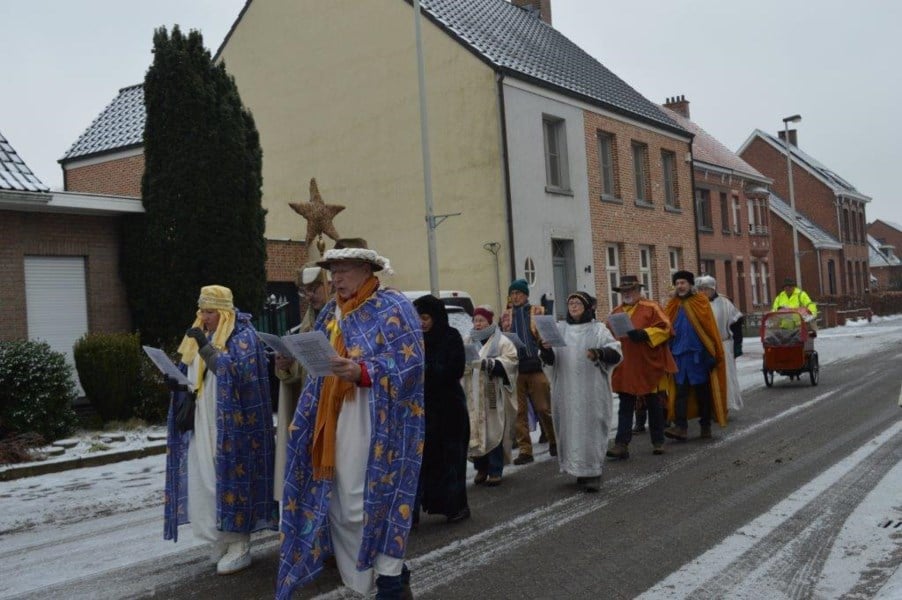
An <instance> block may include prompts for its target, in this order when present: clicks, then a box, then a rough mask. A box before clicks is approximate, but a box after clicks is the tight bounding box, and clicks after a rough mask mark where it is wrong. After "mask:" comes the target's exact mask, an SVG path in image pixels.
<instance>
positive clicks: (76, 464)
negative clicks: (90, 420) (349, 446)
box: [0, 441, 166, 481]
mask: <svg viewBox="0 0 902 600" xmlns="http://www.w3.org/2000/svg"><path fill="white" fill-rule="evenodd" d="M165 453H166V442H165V441H163V443H160V444H154V445H149V446H144V447H143V448H135V449H134V450H124V451H122V452H108V453H106V454H98V455H96V456H82V457H80V458H76V459H73V460H60V461H55V462H44V463H34V464H28V465H23V466H21V467H12V468H10V469H6V470H4V471H0V481H12V480H14V479H22V478H23V477H34V476H35V475H46V474H48V473H59V472H62V471H69V470H71V469H83V468H85V467H99V466H102V465H108V464H110V463H115V462H121V461H124V460H134V459H136V458H144V457H146V456H155V455H157V454H165Z"/></svg>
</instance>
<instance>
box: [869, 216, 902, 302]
mask: <svg viewBox="0 0 902 600" xmlns="http://www.w3.org/2000/svg"><path fill="white" fill-rule="evenodd" d="M868 227H869V228H870V225H869V226H868ZM882 239H883V240H886V238H882ZM868 246H869V247H870V255H869V257H868V262H869V264H870V267H871V278H870V283H871V289H875V290H881V291H885V290H892V291H898V290H902V259H900V257H899V256H898V255H897V254H896V245H895V244H890V243H886V242H884V241H881V239H880V238H876V237H874V236H873V235H871V234H868Z"/></svg>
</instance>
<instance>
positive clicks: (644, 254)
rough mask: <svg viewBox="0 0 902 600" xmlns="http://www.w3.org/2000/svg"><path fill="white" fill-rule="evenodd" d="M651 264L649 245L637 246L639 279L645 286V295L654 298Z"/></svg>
mask: <svg viewBox="0 0 902 600" xmlns="http://www.w3.org/2000/svg"><path fill="white" fill-rule="evenodd" d="M651 265H652V255H651V246H639V281H641V282H642V285H644V286H645V295H646V296H647V297H649V298H654V297H655V295H654V288H653V287H652V282H653V281H654V276H653V274H652V269H651Z"/></svg>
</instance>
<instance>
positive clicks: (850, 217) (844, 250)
mask: <svg viewBox="0 0 902 600" xmlns="http://www.w3.org/2000/svg"><path fill="white" fill-rule="evenodd" d="M783 137H784V135H783V132H780V135H779V136H778V137H774V136H772V135H770V134H768V133H765V132H764V131H761V130H760V129H756V130H755V131H754V132H752V134H751V135H750V136H749V137H748V139H746V141H745V142H744V143H743V144H742V146H741V147H740V149H739V151H738V154H739V156H740V157H742V159H743V160H745V161H746V162H748V163H749V164H751V165H752V166H754V167H755V168H756V169H758V170H759V171H760V172H762V173H764V174H765V175H767V176H768V177H770V178H771V179H773V186H772V189H773V191H774V192H775V193H776V194H777V195H779V197H780V198H783V199H786V200H787V202H788V199H789V183H788V181H789V179H788V172H787V166H786V146H787V144H785V143H784V140H783ZM788 146H789V151H790V157H791V165H792V178H793V184H794V190H795V207H796V211H797V212H798V218H800V219H801V218H804V219H807V220H809V221H810V222H811V223H813V224H814V225H816V226H817V227H818V228H820V229H821V230H823V231H824V232H825V233H827V234H828V235H829V236H830V237H831V238H832V239H834V240H836V241H838V242H839V244H840V245H841V248H840V249H839V252H838V254H836V255H833V254H832V253H831V255H830V257H828V256H827V254H826V253H822V252H821V253H819V252H814V251H812V250H810V249H809V250H807V251H806V250H804V249H803V248H801V241H800V247H799V263H800V267H801V272H802V281H801V282H800V284H801V286H802V287H803V288H804V289H805V290H806V291H807V292H808V293H809V294H811V295H812V297H819V298H824V297H825V296H838V295H848V296H859V295H861V294H864V293H866V292H867V290H868V285H869V284H868V244H867V235H866V231H865V224H866V223H867V218H866V210H865V209H866V207H867V203H868V202H870V201H871V199H870V197H868V196H865V195H864V194H862V193H861V192H859V191H858V190H856V189H855V187H854V186H853V185H852V184H851V183H849V182H848V181H846V180H845V179H843V178H842V177H840V176H839V175H837V174H836V173H835V172H834V171H832V170H831V169H829V168H828V167H826V166H825V165H823V164H821V163H820V162H818V161H817V160H816V159H815V158H814V157H812V156H810V155H809V154H807V153H806V152H804V151H803V150H801V149H800V148H799V146H798V138H797V133H796V131H795V130H790V131H789V143H788ZM790 231H791V227H790ZM800 233H801V232H800ZM773 244H774V247H773V256H774V257H775V261H776V263H775V265H774V271H775V273H774V274H775V276H776V280H777V281H780V282H781V281H782V280H783V279H784V278H785V277H790V276H795V266H794V261H793V249H792V237H791V236H790V238H789V244H788V245H787V244H786V243H785V241H784V240H783V238H782V236H774V237H773Z"/></svg>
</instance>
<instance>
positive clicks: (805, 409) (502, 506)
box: [0, 318, 902, 599]
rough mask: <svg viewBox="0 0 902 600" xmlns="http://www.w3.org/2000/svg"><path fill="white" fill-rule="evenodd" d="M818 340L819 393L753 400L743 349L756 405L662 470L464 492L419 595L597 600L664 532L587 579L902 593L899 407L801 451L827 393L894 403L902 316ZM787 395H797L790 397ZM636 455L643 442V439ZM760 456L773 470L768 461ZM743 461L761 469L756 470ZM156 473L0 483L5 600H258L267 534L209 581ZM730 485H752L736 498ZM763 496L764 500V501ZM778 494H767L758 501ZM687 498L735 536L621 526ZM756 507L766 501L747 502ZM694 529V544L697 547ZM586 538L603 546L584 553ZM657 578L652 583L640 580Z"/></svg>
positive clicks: (267, 589) (522, 478) (509, 477)
mask: <svg viewBox="0 0 902 600" xmlns="http://www.w3.org/2000/svg"><path fill="white" fill-rule="evenodd" d="M817 344H818V346H817V347H818V351H819V353H820V357H821V364H822V381H821V385H820V386H819V387H817V388H811V387H810V386H807V385H802V384H800V383H793V384H788V383H787V382H786V380H785V379H783V380H781V379H780V378H778V380H777V383H776V385H775V387H774V388H772V389H771V390H764V389H763V377H762V376H761V373H760V365H761V348H760V344H759V343H758V342H757V341H756V340H753V339H747V340H746V355H745V356H743V357H741V358H740V359H739V362H738V364H739V366H740V380H741V383H742V386H743V389H744V390H745V392H746V395H747V398H749V399H751V401H749V402H748V405H747V407H746V408H745V409H744V410H743V411H742V412H740V413H737V414H736V415H735V420H734V423H733V424H732V425H731V427H730V428H729V429H728V430H727V431H726V432H725V433H724V434H722V435H721V436H719V439H717V440H716V441H715V442H714V443H712V444H708V445H699V444H694V443H691V442H690V443H689V444H686V445H683V446H682V447H680V448H676V449H675V450H674V451H673V452H670V453H668V454H667V455H665V456H664V457H656V459H657V458H663V460H660V461H658V462H654V463H653V462H652V457H650V456H648V457H644V456H643V457H638V456H637V457H635V458H633V459H630V461H626V462H623V463H615V464H612V465H611V466H610V467H609V468H608V470H607V471H606V474H605V484H604V488H603V491H602V493H601V494H599V495H595V496H590V495H584V494H579V493H575V488H572V489H570V488H568V486H567V482H566V479H565V478H564V477H563V476H559V475H557V473H556V471H557V470H556V468H555V465H554V464H553V463H552V462H551V461H550V460H549V457H548V456H547V454H543V455H539V456H537V463H536V464H534V465H529V466H526V467H515V468H511V469H509V470H508V469H506V470H505V480H506V481H505V485H504V486H502V487H501V488H497V489H496V490H495V493H494V494H493V495H487V494H486V491H485V490H483V489H478V490H477V489H472V488H471V507H473V511H474V518H473V519H471V521H470V522H468V523H467V524H465V526H464V527H461V528H456V529H454V530H450V529H449V528H447V527H446V526H444V524H441V525H439V524H438V523H437V522H436V523H434V524H433V523H432V522H430V517H426V518H425V520H424V523H423V525H421V529H420V531H419V532H417V533H416V534H414V536H412V538H411V559H410V564H411V567H412V569H413V570H414V572H415V578H414V591H415V593H416V594H417V595H418V597H419V596H422V597H426V598H449V597H453V598H469V597H480V596H483V597H503V596H505V594H504V592H503V590H509V591H510V590H524V589H525V590H528V592H526V595H525V596H523V597H552V596H553V595H555V594H554V593H553V590H555V589H557V590H560V591H561V593H562V594H563V596H560V595H559V596H557V597H574V598H575V597H598V595H597V593H596V594H595V595H594V596H593V595H592V593H591V592H592V591H593V590H599V589H601V588H599V587H598V585H599V583H598V581H600V579H592V578H591V577H590V578H589V579H586V578H585V574H584V571H589V570H591V569H592V568H593V566H592V565H596V564H598V565H605V564H606V563H605V559H608V560H611V559H617V560H622V559H623V558H624V557H625V558H627V559H630V558H631V557H633V556H634V555H635V562H636V563H638V564H640V565H641V564H642V562H643V561H645V560H647V559H648V558H647V557H648V552H649V550H648V548H645V549H644V550H643V549H642V548H641V545H642V544H641V541H642V538H643V537H648V536H660V539H661V543H662V544H663V545H664V546H665V547H666V548H665V549H666V553H665V554H664V555H662V556H661V557H660V558H656V559H655V565H654V567H655V568H651V569H644V570H643V569H641V568H638V569H632V567H630V566H625V567H623V568H619V569H617V570H615V571H614V572H611V573H607V570H606V569H607V568H606V567H604V566H597V567H594V568H595V569H596V570H599V569H600V570H601V572H603V573H604V575H600V574H599V575H597V576H596V577H597V578H601V577H605V578H609V579H610V580H611V582H610V584H607V583H606V584H605V585H609V586H610V587H606V588H604V589H605V590H606V591H607V592H608V594H609V595H610V597H633V596H635V595H637V594H638V593H640V592H642V591H644V594H643V596H642V597H643V598H647V599H654V598H683V597H692V598H719V597H731V598H760V597H764V596H762V595H761V594H762V590H766V591H767V595H766V597H769V598H780V597H785V598H808V597H816V598H839V597H843V596H846V597H850V598H871V597H877V596H880V595H881V594H882V597H884V598H898V597H902V581H900V579H902V575H900V574H902V569H899V568H898V567H899V565H900V563H902V501H900V498H902V467H900V466H899V465H900V463H902V422H900V417H902V409H899V408H898V407H896V408H895V411H894V412H892V413H889V414H890V415H891V416H890V417H889V418H884V420H885V423H883V422H882V421H881V422H879V423H875V421H874V419H873V418H872V419H870V420H868V419H867V418H864V417H862V416H861V415H860V414H858V411H855V412H849V414H848V415H847V418H848V422H849V423H850V426H851V427H850V429H851V430H850V431H846V432H842V433H841V434H837V435H834V436H828V437H825V438H824V439H823V441H819V445H818V446H817V449H818V450H821V449H822V451H823V454H824V455H825V456H826V457H827V458H826V459H825V460H827V461H830V460H832V462H829V464H825V465H824V466H821V465H820V464H819V463H817V462H815V460H814V457H813V455H814V454H818V453H819V452H812V451H811V449H806V448H805V447H804V443H805V441H806V439H808V438H809V437H810V438H812V439H813V438H814V437H815V436H817V435H819V434H818V431H822V430H823V429H824V427H827V426H828V424H829V423H830V422H831V421H835V420H836V417H835V416H834V415H835V414H843V413H842V411H843V410H845V409H844V408H843V407H844V406H845V404H846V401H845V400H843V403H842V404H838V405H837V402H838V399H839V398H840V397H846V396H848V395H849V394H852V393H853V391H854V390H855V389H856V388H859V389H869V388H868V387H867V384H869V383H870V382H871V381H880V382H882V383H881V384H880V387H879V389H880V390H881V392H880V394H881V395H883V396H885V397H884V398H881V399H880V402H883V403H884V404H892V405H893V406H894V407H895V403H896V397H897V394H898V391H899V383H900V380H902V375H900V373H899V372H898V371H897V370H893V369H892V368H891V367H889V366H886V367H884V366H882V365H884V364H886V365H891V364H895V365H898V364H899V358H902V319H900V318H894V319H885V320H878V321H876V322H875V323H872V324H861V325H858V326H854V327H843V328H838V329H834V330H828V331H825V332H822V334H821V337H820V338H819V339H818V342H817ZM867 355H873V357H874V361H873V365H872V366H869V365H868V364H867V363H868V361H859V362H860V363H862V365H861V366H855V367H854V369H853V366H852V364H851V363H850V361H851V360H853V359H855V358H856V357H863V356H867ZM878 358H879V360H878ZM856 369H857V370H856ZM853 371H854V373H855V378H854V379H853V380H850V374H851V373H853ZM859 371H860V372H859ZM874 389H877V388H874ZM888 390H892V393H890V392H889V391H888ZM799 397H805V398H806V399H805V400H804V401H802V402H794V401H792V399H793V398H799ZM869 400H871V401H872V402H874V399H873V398H869ZM835 405H836V406H835ZM828 408H829V409H830V410H831V411H833V413H834V414H831V415H829V416H828V415H825V416H824V417H823V422H822V423H821V422H819V421H815V418H816V417H815V415H818V414H819V411H821V410H827V409H828ZM848 410H850V411H851V410H852V407H850V408H849V409H848ZM837 411H838V413H837ZM809 415H811V417H810V419H811V430H810V431H806V435H804V436H795V437H801V440H795V439H793V437H792V436H790V437H789V438H787V437H786V436H783V437H780V436H776V437H773V443H771V444H769V445H765V446H764V447H763V448H756V447H754V446H752V445H751V442H752V441H755V440H758V439H759V438H765V437H767V436H774V435H775V434H774V432H776V431H779V430H780V429H781V428H783V427H785V426H787V425H788V426H789V427H790V429H791V430H793V431H798V429H799V428H800V427H806V423H807V419H808V418H809ZM817 418H820V417H817ZM875 418H876V417H875ZM800 423H801V425H800ZM815 425H817V426H815ZM870 432H873V434H871V433H870ZM642 442H643V443H645V444H647V439H646V440H642ZM635 443H636V445H637V446H638V444H639V441H638V440H637V441H636V442H635ZM812 443H813V442H812ZM797 445H801V447H800V448H798V449H797V448H796V446H797ZM796 451H799V452H800V454H799V455H797V456H795V457H794V459H793V458H789V459H786V458H784V457H783V455H784V454H786V453H790V454H791V453H793V452H796ZM713 453H716V455H717V456H718V457H719V458H722V459H723V460H727V459H728V458H732V457H733V454H734V453H735V455H736V458H735V459H733V463H735V465H734V466H735V469H736V470H737V471H740V474H738V475H737V474H736V473H733V472H729V470H728V469H727V468H725V467H722V466H720V465H714V464H709V463H710V461H708V460H707V459H706V457H707V456H712V455H713ZM756 453H758V454H761V455H762V456H761V457H757V456H755V454H756ZM771 453H774V456H778V458H776V459H772V458H771V456H770V454H771ZM834 456H835V457H836V458H835V460H833V459H832V458H831V457H834ZM756 458H760V459H761V460H760V462H761V465H760V468H756V467H759V466H758V465H757V464H756ZM783 460H785V461H786V462H782V461H783ZM163 461H164V457H163V456H153V457H148V458H144V459H139V460H135V461H130V462H127V463H120V464H117V465H108V466H104V467H95V468H89V469H81V470H78V471H71V472H66V473H60V474H56V475H45V476H40V477H33V478H29V479H23V480H17V481H12V482H0V559H2V560H0V598H31V597H35V598H37V597H41V598H45V597H66V598H124V597H146V596H153V595H157V596H158V597H167V598H168V597H205V595H206V594H205V593H204V591H203V590H208V591H209V592H210V593H215V590H217V589H227V588H225V587H222V588H218V587H217V586H228V589H229V590H230V597H236V598H245V597H247V598H267V597H270V596H271V589H272V587H271V586H272V583H271V582H272V577H273V576H274V568H275V567H274V562H275V552H276V541H275V535H274V534H267V535H263V536H259V537H258V538H256V541H255V551H254V552H255V557H256V558H257V562H256V563H255V565H254V567H253V568H252V569H251V570H250V571H248V572H246V573H245V574H243V575H242V576H240V577H235V578H229V579H227V580H224V579H223V578H219V579H217V578H215V577H214V576H212V575H210V573H211V568H210V565H209V563H208V560H207V559H206V556H205V549H204V548H203V547H201V546H199V545H198V544H195V543H193V542H192V540H191V537H190V528H183V529H182V531H181V533H180V536H181V538H182V539H181V540H180V542H179V543H178V544H177V545H176V544H172V543H171V542H163V540H162V539H161V538H162V535H161V532H162V513H161V510H162V509H161V507H160V506H159V504H160V493H161V492H160V487H161V485H162V480H163ZM741 463H745V464H741ZM774 464H778V465H779V464H782V465H783V467H785V468H792V469H797V470H798V474H797V476H798V479H797V482H796V483H795V484H792V481H791V479H792V478H790V481H789V482H785V481H780V482H777V483H774V482H775V481H776V478H777V477H778V474H777V473H775V472H774V466H773V465H774ZM743 469H747V470H748V471H749V472H748V473H742V472H741V471H742V470H743ZM780 470H782V467H781V468H780V469H777V471H780ZM737 477H745V478H748V481H747V482H746V483H744V484H743V485H741V486H739V487H737V486H736V483H737V481H736V480H737ZM683 478H685V480H684V481H683V483H682V484H681V483H680V480H681V479H683ZM674 480H677V483H676V484H674V483H673V481H674ZM771 480H774V481H771ZM683 484H689V485H687V489H686V490H685V491H682V490H681V488H679V485H683ZM770 484H773V486H772V487H773V489H771V488H766V486H768V485H770ZM674 485H677V487H676V488H674ZM689 487H691V488H692V489H691V490H690V489H688V488H689ZM784 488H785V493H783V492H781V495H780V496H779V497H774V498H772V499H771V500H770V501H765V500H764V499H763V498H764V497H765V496H767V494H768V493H773V491H774V490H782V489H784ZM699 491H702V492H703V493H708V494H712V495H716V494H723V495H727V496H729V497H730V498H732V499H734V500H735V502H734V505H735V506H733V507H732V508H731V506H730V505H722V504H717V505H716V506H713V505H712V508H711V515H710V518H711V519H712V522H713V520H714V519H715V518H717V519H718V521H717V522H720V519H721V518H722V519H723V520H724V522H725V523H727V522H735V523H737V525H736V526H732V528H729V529H726V530H723V531H721V530H720V529H718V527H704V528H703V529H704V531H702V530H700V529H699V526H698V523H696V521H699V522H704V518H703V516H700V515H697V514H696V515H690V516H688V517H686V518H685V521H686V522H685V524H684V523H681V522H680V519H681V517H678V516H673V515H671V516H670V517H669V518H670V519H671V521H675V523H676V525H677V526H678V527H677V529H680V530H681V531H682V529H688V531H689V533H686V532H683V533H681V534H680V535H679V536H676V535H674V536H673V537H674V539H673V540H671V538H670V537H668V535H667V534H666V528H658V529H656V530H654V531H652V530H650V529H648V527H651V526H652V525H653V524H654V521H655V519H653V518H648V519H643V518H641V517H640V518H639V519H636V518H635V515H630V514H628V513H627V511H634V510H635V511H637V514H639V515H642V514H643V513H642V512H641V511H643V510H645V511H651V513H650V514H653V516H658V514H659V513H660V516H661V518H662V519H663V520H664V521H665V522H667V519H668V517H667V513H668V511H670V510H672V509H671V508H670V507H666V506H664V505H662V507H661V508H660V509H658V508H655V507H656V506H657V505H656V504H655V501H658V502H662V501H663V502H664V504H667V503H668V501H669V503H670V504H673V503H674V502H678V501H682V500H684V499H685V500H686V504H687V506H692V505H693V498H695V497H696V496H697V495H698V493H699ZM650 496H653V497H652V498H650ZM756 496H761V499H758V500H757V501H752V500H746V498H755V497H756ZM649 502H650V504H649ZM746 502H748V505H747V506H743V504H744V503H746ZM755 502H757V504H756V503H755ZM759 506H760V509H759ZM731 511H732V512H735V513H736V514H735V515H734V514H732V512H731ZM676 514H678V513H674V515H676ZM884 524H885V526H884ZM693 527H695V529H693ZM725 527H726V525H725ZM590 528H591V529H590ZM681 528H682V529H681ZM661 529H665V531H661ZM692 531H700V533H698V534H697V535H695V536H693V535H692V533H691V532H692ZM618 536H622V538H623V540H624V541H626V540H632V541H630V542H629V543H626V544H625V545H626V547H625V548H621V549H619V550H618V547H619V546H618V544H617V543H616V542H613V540H619V539H620V538H619V537H618ZM596 537H597V538H598V539H599V540H605V541H604V542H603V544H611V545H612V546H611V549H604V548H602V549H599V548H598V547H597V546H596V545H594V544H592V543H591V542H592V541H593V540H595V539H596ZM687 537H688V538H693V537H697V538H698V539H697V540H695V542H697V543H688V542H686V541H685V539H684V538H687ZM536 548H539V549H544V550H538V551H536V550H535V549H536ZM568 551H569V552H572V553H573V556H572V557H570V556H569V554H567V552H568ZM562 552H563V553H565V554H564V555H562V554H561V553H562ZM643 552H644V553H643ZM534 555H538V556H543V557H551V562H548V561H547V560H542V561H540V562H539V563H536V564H542V565H544V566H545V567H549V566H551V565H553V566H554V573H545V576H539V575H541V574H542V573H544V572H545V569H540V570H539V571H540V572H539V573H536V569H534V568H533V567H532V566H531V563H532V561H531V560H526V561H525V564H524V561H523V560H522V559H523V557H529V556H534ZM570 558H572V560H570ZM499 561H501V562H499ZM618 564H619V563H618ZM587 565H589V566H587ZM657 572H660V573H661V574H660V576H653V577H652V579H651V580H649V581H648V583H647V584H644V585H643V584H641V582H642V581H646V580H647V578H648V577H649V574H650V573H651V574H654V573H657ZM568 574H569V575H570V577H569V579H572V580H573V583H569V579H568V578H567V577H565V576H566V575H568ZM590 575H591V573H590ZM187 578H190V579H191V580H192V581H193V582H194V583H195V584H196V585H197V587H196V588H192V589H193V591H192V593H191V594H187V595H185V594H179V593H177V590H178V589H182V590H183V591H184V588H182V587H181V584H178V583H176V584H175V585H173V579H175V580H184V579H187ZM485 578H489V579H485ZM621 578H622V579H623V580H624V581H623V582H621V581H619V580H620V579H621ZM480 582H482V583H480ZM565 582H568V583H565ZM334 585H335V577H334V573H333V574H331V576H330V575H329V574H327V576H326V577H324V578H323V580H322V581H321V583H320V585H318V586H316V588H317V589H316V590H310V591H308V592H306V593H304V594H303V597H311V594H315V593H323V596H325V597H342V596H345V595H346V594H345V593H344V592H342V591H340V590H339V591H335V592H329V590H330V589H332V588H334ZM547 586H551V587H547ZM568 586H569V589H568ZM480 590H481V591H480ZM493 590H494V591H497V592H498V594H500V595H496V594H495V593H493ZM519 593H520V592H519V591H518V594H519ZM515 595H517V594H515Z"/></svg>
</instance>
